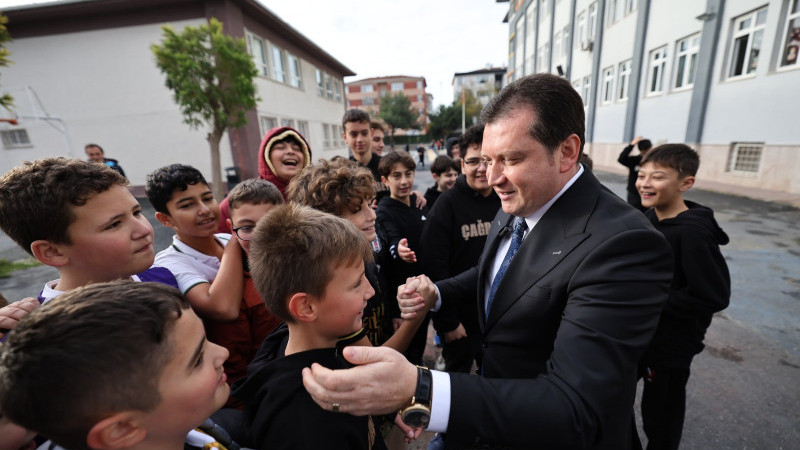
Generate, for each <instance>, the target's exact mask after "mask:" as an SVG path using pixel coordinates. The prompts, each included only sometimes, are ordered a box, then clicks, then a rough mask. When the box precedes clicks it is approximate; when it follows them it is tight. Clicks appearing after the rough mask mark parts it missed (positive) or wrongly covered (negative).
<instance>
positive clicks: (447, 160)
mask: <svg viewBox="0 0 800 450" xmlns="http://www.w3.org/2000/svg"><path fill="white" fill-rule="evenodd" d="M450 169H453V170H455V171H456V172H458V164H456V162H455V161H453V158H451V157H449V156H447V155H439V156H437V157H436V159H434V160H433V164H431V173H432V174H436V175H441V174H443V173H445V172H447V171H448V170H450Z"/></svg>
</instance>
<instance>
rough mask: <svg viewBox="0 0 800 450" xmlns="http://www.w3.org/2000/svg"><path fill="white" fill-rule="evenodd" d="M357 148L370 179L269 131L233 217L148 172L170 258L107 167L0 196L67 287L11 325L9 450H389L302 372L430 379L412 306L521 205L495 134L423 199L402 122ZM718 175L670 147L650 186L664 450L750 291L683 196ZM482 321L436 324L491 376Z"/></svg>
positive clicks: (1, 369) (203, 194) (651, 368)
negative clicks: (701, 361) (716, 333)
mask: <svg viewBox="0 0 800 450" xmlns="http://www.w3.org/2000/svg"><path fill="white" fill-rule="evenodd" d="M343 129H344V139H345V141H346V142H347V144H348V147H349V149H350V150H351V152H352V156H351V158H350V160H347V159H344V158H334V159H333V160H331V161H325V160H320V161H319V162H318V163H316V164H312V161H311V149H310V148H309V145H308V143H307V142H306V140H305V138H304V137H303V136H301V135H300V133H298V132H297V131H296V130H294V129H292V128H288V127H281V128H276V129H273V130H270V131H269V132H268V133H267V135H266V136H265V137H264V140H263V142H262V143H261V147H260V151H259V161H258V168H259V177H258V178H257V179H252V180H246V181H244V182H242V183H240V184H239V185H237V186H236V187H235V188H234V189H233V190H232V191H231V192H230V193H229V194H228V197H227V198H226V199H225V200H224V201H223V203H222V204H218V203H217V200H216V199H215V198H214V196H213V194H212V192H211V190H210V188H209V186H208V183H207V182H206V180H205V179H204V177H203V175H202V174H201V173H200V172H199V171H198V170H197V169H195V168H193V167H191V166H188V165H183V164H173V165H170V166H166V167H162V168H160V169H158V170H155V171H154V172H152V173H151V174H149V175H148V177H147V185H146V193H147V198H148V200H149V201H150V203H151V204H152V206H153V207H154V209H155V210H156V216H155V218H156V219H157V220H158V222H160V224H161V225H163V226H165V227H167V228H171V229H172V230H173V231H174V233H175V235H174V237H173V241H172V244H171V245H170V246H169V247H167V248H166V249H159V250H160V251H159V252H158V253H156V251H155V249H154V248H153V229H152V227H151V226H150V224H149V222H148V220H147V218H145V217H143V215H142V209H141V206H140V205H139V203H138V201H137V200H136V199H135V198H134V197H133V196H132V195H131V193H130V191H129V190H128V182H127V180H126V179H125V177H123V176H122V175H120V174H119V173H118V172H115V171H114V170H112V169H111V168H109V167H108V166H106V165H104V164H97V163H95V162H91V161H79V160H73V159H66V158H48V159H43V160H38V161H33V162H26V163H24V164H23V165H21V166H19V167H16V168H14V169H12V170H11V171H9V172H8V173H6V174H5V175H4V176H3V177H2V178H0V228H2V230H3V231H4V232H5V233H6V234H7V235H8V236H10V237H11V238H12V239H14V240H15V241H16V242H17V243H18V244H19V245H20V246H21V247H23V248H24V249H26V250H27V251H28V252H29V253H31V254H32V255H33V256H34V257H35V258H36V259H38V260H39V261H41V262H42V263H44V264H47V265H50V266H53V267H55V268H57V269H58V272H59V279H57V280H54V281H52V282H49V283H47V284H46V285H45V286H44V288H43V289H42V290H41V292H40V294H39V296H38V301H36V302H32V301H22V302H18V303H16V304H12V305H9V306H7V307H5V308H3V309H0V317H2V319H3V321H4V322H3V323H6V324H11V325H10V326H8V327H7V328H13V331H12V332H9V333H8V336H7V341H6V342H5V343H3V344H2V349H0V413H2V417H0V448H35V446H37V445H40V444H41V445H42V447H40V448H59V447H57V446H61V447H60V448H67V449H89V448H132V449H138V448H148V449H157V448H164V449H177V448H181V447H185V448H237V446H238V445H244V446H246V447H254V448H348V449H350V448H385V443H386V442H387V441H386V439H390V436H391V433H392V424H393V423H394V422H395V417H394V415H390V416H385V417H356V416H351V415H349V414H342V413H336V412H329V411H326V410H323V409H322V408H320V407H319V406H317V405H316V404H315V403H314V402H313V400H312V399H311V397H310V396H309V395H308V393H307V392H306V391H305V389H304V387H303V385H302V377H301V371H302V370H303V368H304V367H309V366H310V365H311V364H312V363H316V364H321V365H323V366H326V367H329V368H344V367H347V365H348V363H347V362H346V361H345V360H344V359H343V358H342V357H341V353H340V350H341V348H343V347H344V346H346V345H374V346H380V345H384V346H389V347H392V348H394V349H396V350H398V351H401V352H403V353H404V354H405V355H406V357H407V358H408V359H409V360H410V361H412V362H414V363H416V364H420V363H421V362H422V353H423V351H424V349H425V345H426V341H427V330H428V320H429V316H430V315H426V314H417V316H416V318H414V319H410V320H403V319H400V318H399V311H398V308H397V302H396V301H395V300H394V297H395V293H396V291H397V288H398V286H400V285H401V284H404V283H406V282H407V279H408V278H409V277H415V276H417V275H420V274H423V273H425V274H428V275H429V276H430V277H431V278H432V279H433V280H439V279H443V278H447V277H450V276H454V275H457V274H458V273H460V272H461V271H463V270H466V269H468V268H470V267H471V266H473V265H474V264H476V263H477V261H478V258H479V257H480V255H481V251H482V249H483V244H484V242H485V240H486V235H487V234H488V231H489V228H490V226H491V222H492V220H493V218H494V215H495V214H496V212H497V210H498V208H499V206H500V202H499V199H498V197H497V195H496V194H495V193H494V191H493V190H492V188H491V186H490V184H489V180H488V178H487V168H486V165H485V163H484V161H483V159H482V157H481V142H482V135H483V128H482V126H474V127H471V128H470V129H468V130H466V132H465V133H464V134H463V136H462V137H461V138H460V140H459V142H458V148H460V151H461V153H460V156H461V158H458V159H457V160H453V159H451V158H450V157H448V156H440V157H438V158H436V160H435V161H433V163H432V164H431V167H430V170H431V172H432V174H433V177H434V180H435V182H436V184H435V185H434V186H433V187H431V188H430V189H428V191H427V192H426V194H425V196H424V199H423V198H422V197H423V196H422V195H421V194H420V193H419V192H417V191H414V188H413V185H414V171H415V168H416V164H415V162H414V160H413V158H412V157H411V156H410V155H409V154H408V153H407V152H405V151H402V150H398V151H391V152H384V148H383V133H384V129H383V126H382V124H380V123H379V122H374V121H371V120H370V118H369V116H368V115H367V114H366V113H365V112H363V111H359V110H349V111H347V113H345V115H344V118H343ZM698 164H699V160H698V158H697V154H696V153H695V152H694V151H693V150H691V149H689V148H688V147H686V146H683V145H664V146H661V147H659V148H656V149H654V150H652V151H650V152H649V153H648V154H647V155H645V157H644V158H643V159H642V160H641V161H640V169H639V171H638V179H637V181H636V188H637V189H638V192H639V193H640V195H641V202H642V205H643V206H644V207H647V208H650V209H649V210H648V211H647V212H646V214H647V216H648V217H649V218H650V219H651V221H652V222H653V224H654V225H655V226H656V227H657V228H658V229H659V230H661V231H662V232H663V233H664V234H665V235H666V236H667V239H668V240H669V241H670V243H671V244H672V246H673V250H674V255H675V276H674V280H673V283H672V292H671V295H670V300H669V302H668V304H667V306H666V308H665V310H664V313H663V315H662V319H661V323H660V324H659V328H658V332H657V333H656V337H655V339H654V341H653V343H652V344H651V348H650V350H649V351H648V352H647V354H646V356H645V357H644V359H643V360H642V362H641V365H642V374H643V376H644V378H645V390H644V399H643V402H642V409H643V414H644V427H645V431H646V433H647V436H648V438H649V441H650V446H649V447H648V448H677V442H678V441H679V440H680V431H681V429H682V423H683V411H684V402H685V400H684V399H685V386H686V381H687V379H688V376H689V365H690V364H691V360H692V357H693V356H694V355H695V354H697V353H699V352H700V351H701V350H702V348H703V345H702V341H703V337H704V334H705V330H706V328H707V327H708V326H709V324H710V321H711V316H712V315H713V314H714V313H715V312H717V311H719V310H721V309H723V308H725V307H726V306H727V302H728V298H729V294H730V277H729V275H728V272H727V267H726V265H725V261H724V259H723V258H722V256H721V254H720V252H719V245H723V244H725V243H727V236H726V235H725V233H724V232H723V231H722V230H721V229H720V228H719V226H718V225H717V224H716V222H715V221H714V218H713V213H712V212H711V210H709V209H708V208H705V207H703V206H701V205H698V204H696V203H692V202H690V201H686V200H684V199H683V193H684V192H685V191H686V190H688V189H689V188H691V187H692V184H693V182H694V176H695V173H696V171H697V166H698ZM376 198H377V201H376ZM39 304H42V305H43V306H42V307H38V306H39ZM476 306H477V305H443V306H442V308H441V309H440V310H439V311H438V312H436V313H434V325H435V328H436V330H437V332H438V334H439V336H440V337H441V339H442V345H443V353H444V358H445V361H446V370H448V371H461V372H470V371H474V370H475V368H476V367H478V368H479V367H480V364H481V350H480V347H481V341H480V329H479V327H478V321H477V308H476ZM229 384H230V385H231V386H233V388H232V389H230V388H229V387H228V386H229ZM229 394H231V395H229ZM334 409H336V408H334ZM209 418H212V419H213V420H212V419H209ZM207 419H209V420H207ZM219 424H222V425H223V426H222V427H221V426H220V425H219ZM401 426H402V425H401ZM27 430H32V431H27ZM395 430H396V429H395ZM405 431H407V428H406V427H403V432H405ZM34 435H37V436H36V439H37V440H36V441H33V440H32V439H34ZM48 439H49V440H48ZM401 439H402V438H401Z"/></svg>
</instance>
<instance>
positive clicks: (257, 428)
mask: <svg viewBox="0 0 800 450" xmlns="http://www.w3.org/2000/svg"><path fill="white" fill-rule="evenodd" d="M249 256H250V268H251V275H252V277H253V281H254V282H255V285H256V289H257V290H258V292H259V294H260V295H261V298H263V299H264V301H265V302H266V304H267V307H268V308H269V310H270V311H272V313H273V314H275V315H276V316H278V317H280V318H282V319H284V321H285V322H286V328H283V327H279V328H278V330H276V332H275V333H273V335H271V336H270V337H268V338H267V339H266V340H265V341H264V344H263V345H262V347H261V349H259V352H258V353H259V354H258V355H257V357H256V359H255V360H254V361H253V362H252V363H251V365H250V367H249V368H248V376H247V379H246V381H244V382H243V383H242V384H241V385H240V386H237V388H236V389H235V393H234V395H235V396H236V398H238V399H239V400H241V401H242V403H244V413H243V416H244V422H245V426H246V427H247V428H248V429H249V431H250V442H249V444H251V445H255V446H256V447H257V448H260V449H273V448H292V449H319V448H326V449H369V448H385V446H384V444H383V441H382V439H380V437H376V435H375V429H374V426H373V424H372V420H371V419H370V418H369V417H368V416H361V417H356V416H352V415H350V414H341V413H338V409H339V405H338V404H334V406H333V412H331V411H327V410H324V409H322V408H320V407H319V405H317V404H316V403H314V401H313V400H312V399H311V396H310V395H309V394H308V392H307V391H306V389H305V388H304V387H303V379H302V374H301V373H302V370H303V368H305V367H310V366H311V364H312V363H317V364H320V365H322V366H324V367H327V368H330V369H338V368H345V367H347V362H346V361H345V360H344V359H343V358H342V357H341V356H340V354H339V351H338V350H337V348H336V347H337V343H338V342H339V340H340V337H341V336H345V335H347V334H350V333H355V332H357V331H359V330H360V329H361V326H362V323H361V318H362V316H363V312H364V307H365V306H366V305H367V299H369V298H370V297H372V296H373V295H374V294H375V291H374V290H373V289H372V286H370V283H369V281H368V280H367V278H366V276H365V273H364V266H365V263H369V262H371V261H372V247H371V246H370V245H369V243H368V242H367V241H366V240H365V239H364V237H363V236H362V234H361V232H360V231H359V230H358V229H357V228H356V227H355V225H353V223H351V222H350V221H348V220H346V219H342V218H339V217H336V216H334V215H332V214H328V213H324V212H321V211H317V210H315V209H312V208H309V207H307V206H300V205H296V204H294V203H290V204H288V205H282V206H278V207H276V208H274V209H273V210H271V211H270V212H269V213H267V215H265V216H264V217H263V218H262V219H261V220H260V221H259V222H258V226H257V227H256V231H255V234H254V235H253V238H252V239H251V241H250V255H249ZM287 328H288V339H284V337H285V333H286V332H287V331H286V329H287ZM280 333H284V335H283V336H281V335H280Z"/></svg>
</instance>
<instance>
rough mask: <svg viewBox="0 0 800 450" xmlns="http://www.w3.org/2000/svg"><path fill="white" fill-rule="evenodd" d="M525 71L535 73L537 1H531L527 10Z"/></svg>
mask: <svg viewBox="0 0 800 450" xmlns="http://www.w3.org/2000/svg"><path fill="white" fill-rule="evenodd" d="M525 24H526V27H525V73H526V74H528V75H530V74H532V73H533V62H534V61H535V60H534V55H535V54H536V44H535V42H536V39H535V38H536V26H535V25H536V2H535V1H534V2H530V3H529V4H528V8H527V9H526V10H525Z"/></svg>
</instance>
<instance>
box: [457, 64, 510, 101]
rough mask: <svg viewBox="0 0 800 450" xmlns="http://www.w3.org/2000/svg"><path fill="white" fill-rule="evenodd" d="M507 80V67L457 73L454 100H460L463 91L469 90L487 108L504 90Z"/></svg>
mask: <svg viewBox="0 0 800 450" xmlns="http://www.w3.org/2000/svg"><path fill="white" fill-rule="evenodd" d="M505 78H506V68H505V67H486V68H483V69H478V70H473V71H472V72H459V73H456V74H455V75H453V99H455V100H458V99H459V98H461V92H462V91H463V90H469V91H472V94H473V95H474V96H475V98H476V99H478V101H479V102H480V103H481V105H483V106H486V104H487V103H489V100H491V98H492V97H494V95H495V94H497V93H498V92H500V89H502V88H503V86H504V84H503V83H504V81H505Z"/></svg>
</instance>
